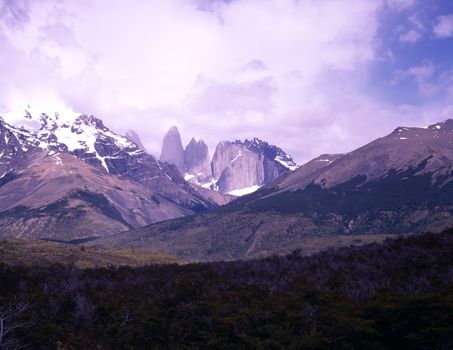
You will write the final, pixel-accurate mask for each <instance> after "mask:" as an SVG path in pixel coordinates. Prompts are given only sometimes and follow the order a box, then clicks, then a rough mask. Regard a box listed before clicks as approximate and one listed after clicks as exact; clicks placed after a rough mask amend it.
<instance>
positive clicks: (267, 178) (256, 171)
mask: <svg viewBox="0 0 453 350" xmlns="http://www.w3.org/2000/svg"><path fill="white" fill-rule="evenodd" d="M296 167H297V165H296V164H295V163H294V161H293V160H292V158H291V157H290V156H289V155H287V154H286V153H285V152H283V151H282V150H281V149H280V148H278V147H276V146H273V145H269V144H268V143H267V142H264V141H262V140H260V139H258V138H254V139H253V140H250V141H249V140H245V141H244V142H241V141H235V142H229V141H223V142H220V143H219V144H218V145H217V147H216V151H215V153H214V156H213V158H212V163H211V168H212V174H213V177H214V179H215V181H216V186H217V188H218V190H219V191H221V192H225V193H226V192H231V191H233V190H238V189H243V188H252V187H256V188H257V187H259V186H262V185H265V184H267V183H269V182H271V181H273V180H275V179H276V178H277V177H279V176H281V175H283V174H285V173H286V172H288V171H289V170H293V169H295V168H296Z"/></svg>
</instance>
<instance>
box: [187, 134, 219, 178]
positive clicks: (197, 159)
mask: <svg viewBox="0 0 453 350" xmlns="http://www.w3.org/2000/svg"><path fill="white" fill-rule="evenodd" d="M184 160H185V170H186V173H188V174H191V175H195V176H196V177H197V179H198V181H199V182H206V181H209V180H210V178H212V175H211V164H210V158H209V150H208V146H207V145H206V144H205V143H204V141H203V140H199V141H196V140H195V139H194V138H193V137H192V139H191V140H190V142H189V144H188V145H187V146H186V149H185V150H184Z"/></svg>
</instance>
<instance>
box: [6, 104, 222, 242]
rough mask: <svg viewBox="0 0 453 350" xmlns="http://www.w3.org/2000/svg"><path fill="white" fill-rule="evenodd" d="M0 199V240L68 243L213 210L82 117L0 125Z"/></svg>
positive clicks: (168, 170) (164, 167)
mask: <svg viewBox="0 0 453 350" xmlns="http://www.w3.org/2000/svg"><path fill="white" fill-rule="evenodd" d="M45 191H47V192H45ZM19 194H20V195H19ZM0 198H1V203H0V215H1V220H0V225H1V231H0V232H1V234H2V235H16V236H21V235H26V236H33V237H54V236H55V237H60V238H62V237H66V238H67V239H73V238H82V237H88V236H90V235H91V236H98V235H103V234H112V233H116V232H118V231H123V230H125V229H130V228H134V227H139V226H143V225H145V224H149V223H152V222H156V221H161V220H165V219H170V218H174V217H179V216H183V215H189V214H193V213H196V212H200V211H203V210H207V209H210V208H214V207H215V206H216V204H215V202H214V200H212V199H209V198H206V197H205V196H203V195H202V194H201V193H200V192H199V191H197V190H196V189H194V188H193V187H192V186H191V185H189V184H188V183H186V182H185V181H184V178H183V177H182V175H181V174H180V173H179V171H178V170H177V169H176V167H175V166H173V165H170V164H167V163H161V162H159V161H157V160H156V159H155V158H154V157H152V156H151V155H149V154H147V153H145V152H143V151H142V150H141V149H140V148H139V147H138V146H137V145H136V144H135V143H134V142H132V141H130V140H129V139H127V138H125V137H123V136H120V135H117V134H115V133H113V132H112V131H110V130H109V129H108V128H107V127H105V126H104V124H103V123H102V121H101V120H100V119H97V118H95V117H93V116H86V115H80V116H65V117H63V116H59V115H58V114H56V115H55V117H49V116H47V115H45V114H41V115H39V116H36V115H32V114H30V113H26V115H25V120H19V121H16V125H11V124H8V123H6V122H5V121H4V120H3V119H0ZM74 201H75V202H76V203H77V205H76V204H74V203H73V202H74ZM80 202H81V203H82V204H80ZM81 208H83V210H81ZM112 208H113V209H112ZM38 209H39V210H38ZM43 213H46V214H45V215H44V214H43ZM63 213H64V214H63ZM81 213H83V214H81ZM43 218H45V219H43ZM81 218H83V220H81ZM35 219H36V220H35ZM35 221H36V222H38V221H39V222H40V224H35V223H34V222H35Z"/></svg>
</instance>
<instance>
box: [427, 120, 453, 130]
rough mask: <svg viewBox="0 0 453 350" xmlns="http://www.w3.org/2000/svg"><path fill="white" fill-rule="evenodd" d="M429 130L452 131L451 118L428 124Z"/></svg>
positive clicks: (452, 121)
mask: <svg viewBox="0 0 453 350" xmlns="http://www.w3.org/2000/svg"><path fill="white" fill-rule="evenodd" d="M428 129H430V130H436V131H453V119H446V120H444V121H442V122H439V123H436V124H432V125H430V126H428Z"/></svg>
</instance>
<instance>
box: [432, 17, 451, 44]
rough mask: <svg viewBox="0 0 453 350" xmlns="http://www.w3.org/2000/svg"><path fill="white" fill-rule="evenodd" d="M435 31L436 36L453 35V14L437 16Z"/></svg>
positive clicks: (446, 36)
mask: <svg viewBox="0 0 453 350" xmlns="http://www.w3.org/2000/svg"><path fill="white" fill-rule="evenodd" d="M433 33H434V36H435V37H436V38H451V37H453V15H445V16H439V17H437V19H436V24H435V25H434V28H433Z"/></svg>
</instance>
